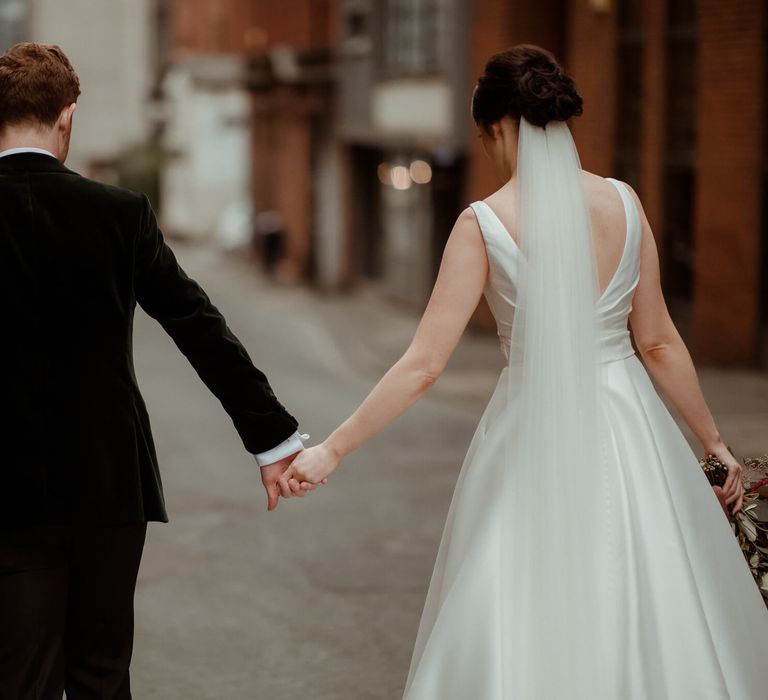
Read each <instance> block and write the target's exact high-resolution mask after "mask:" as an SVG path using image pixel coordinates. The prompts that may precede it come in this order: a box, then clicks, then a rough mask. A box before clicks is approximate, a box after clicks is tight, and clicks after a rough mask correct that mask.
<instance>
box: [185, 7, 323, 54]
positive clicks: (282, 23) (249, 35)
mask: <svg viewBox="0 0 768 700" xmlns="http://www.w3.org/2000/svg"><path fill="white" fill-rule="evenodd" d="M172 2H173V4H172V13H171V18H172V20H171V21H172V31H171V33H172V38H173V39H172V41H173V45H174V52H175V53H176V54H177V55H178V54H180V53H188V52H196V53H200V52H211V53H216V52H219V53H238V54H253V53H260V52H263V51H264V50H267V49H269V48H270V47H273V46H275V45H278V44H288V45H290V46H292V47H294V48H296V49H298V50H305V49H312V48H318V47H325V46H328V45H329V42H330V41H333V40H334V39H335V36H336V22H335V15H334V12H335V8H336V5H337V0H213V1H212V0H172Z"/></svg>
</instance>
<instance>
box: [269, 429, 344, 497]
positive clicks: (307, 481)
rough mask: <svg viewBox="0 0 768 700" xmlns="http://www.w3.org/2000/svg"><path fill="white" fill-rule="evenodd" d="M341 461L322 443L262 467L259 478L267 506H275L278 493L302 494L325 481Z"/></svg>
mask: <svg viewBox="0 0 768 700" xmlns="http://www.w3.org/2000/svg"><path fill="white" fill-rule="evenodd" d="M340 462H341V459H340V458H338V457H335V456H334V454H333V453H332V451H331V450H330V449H328V448H327V447H326V446H325V445H324V444H322V445H318V446H317V447H310V448H309V449H306V450H301V451H299V452H296V453H295V454H292V455H290V456H288V457H285V458H284V459H281V460H280V461H279V462H274V463H273V464H270V465H267V466H266V467H262V468H261V481H262V483H263V484H264V490H265V491H266V492H267V510H269V511H273V510H275V508H277V504H278V502H279V500H280V496H282V497H283V498H292V497H293V496H297V497H299V498H303V497H304V496H306V495H307V494H308V493H309V492H310V491H314V490H315V489H316V488H317V487H318V486H319V485H321V484H326V483H327V482H328V476H329V475H330V474H331V472H333V471H334V470H335V469H336V467H338V466H339V463H340Z"/></svg>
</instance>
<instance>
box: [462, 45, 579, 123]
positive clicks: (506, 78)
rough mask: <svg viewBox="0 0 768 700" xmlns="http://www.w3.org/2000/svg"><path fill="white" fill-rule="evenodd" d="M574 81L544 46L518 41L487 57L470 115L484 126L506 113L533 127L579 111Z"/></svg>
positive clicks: (566, 117) (576, 114)
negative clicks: (526, 121) (523, 118)
mask: <svg viewBox="0 0 768 700" xmlns="http://www.w3.org/2000/svg"><path fill="white" fill-rule="evenodd" d="M582 104H583V100H582V98H581V95H579V93H578V90H577V89H576V83H575V82H574V80H573V78H571V76H569V75H568V74H567V73H566V72H565V71H564V70H563V69H562V68H561V67H560V65H559V64H558V62H557V61H556V60H555V57H554V56H553V55H552V54H551V53H550V52H549V51H547V50H546V49H542V48H541V47H540V46H534V45H533V44H518V45H517V46H513V47H512V48H510V49H507V50H506V51H502V52H501V53H497V54H495V55H493V56H491V58H490V60H489V61H488V63H487V64H486V66H485V70H484V71H483V74H482V75H481V76H480V78H479V80H478V81H477V87H476V88H475V93H474V95H473V96H472V118H473V119H474V120H475V123H476V124H478V125H480V126H483V127H488V126H489V125H490V124H493V123H494V122H497V121H499V120H500V119H502V118H503V117H506V116H509V117H512V118H513V119H515V120H517V121H519V120H520V117H525V118H526V119H527V120H528V121H529V122H530V123H531V124H533V125H534V126H542V127H544V126H546V125H547V123H548V122H550V121H566V120H567V119H570V118H571V117H574V116H578V115H580V114H581V112H582Z"/></svg>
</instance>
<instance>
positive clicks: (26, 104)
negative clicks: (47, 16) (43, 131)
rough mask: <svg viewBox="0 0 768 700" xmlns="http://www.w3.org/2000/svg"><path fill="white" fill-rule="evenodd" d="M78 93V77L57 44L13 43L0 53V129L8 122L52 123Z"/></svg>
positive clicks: (50, 124)
mask: <svg viewBox="0 0 768 700" xmlns="http://www.w3.org/2000/svg"><path fill="white" fill-rule="evenodd" d="M79 95H80V80H79V79H78V77H77V73H75V70H74V68H72V64H71V63H70V62H69V59H68V58H67V57H66V55H65V54H64V52H63V51H62V50H61V49H60V48H59V47H58V46H52V45H48V44H31V43H23V44H16V45H15V46H12V47H11V48H10V49H8V50H7V51H6V52H5V53H4V54H3V55H2V56H0V131H2V130H3V129H5V128H6V127H7V126H10V125H12V124H27V123H29V124H36V125H41V126H53V125H54V124H55V123H56V120H57V119H58V117H59V114H61V110H62V109H64V108H65V107H67V106H69V105H71V104H72V103H73V102H76V101H77V98H78V96H79Z"/></svg>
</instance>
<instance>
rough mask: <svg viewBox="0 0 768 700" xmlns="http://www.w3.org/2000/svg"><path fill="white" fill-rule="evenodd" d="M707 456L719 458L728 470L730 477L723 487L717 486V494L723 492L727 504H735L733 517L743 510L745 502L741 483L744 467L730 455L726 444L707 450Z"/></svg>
mask: <svg viewBox="0 0 768 700" xmlns="http://www.w3.org/2000/svg"><path fill="white" fill-rule="evenodd" d="M707 454H711V455H713V456H715V457H717V458H718V459H719V460H720V461H721V462H722V463H723V464H724V465H725V466H726V467H727V469H728V477H727V478H726V480H725V483H724V484H723V485H722V487H717V486H715V487H714V488H715V493H717V489H718V488H719V489H720V490H721V491H722V495H723V499H724V500H725V504H726V505H727V506H728V505H731V504H734V506H733V510H732V511H731V514H732V515H736V513H737V512H738V511H739V510H741V505H742V502H743V500H744V486H743V485H742V481H741V473H742V466H741V465H740V464H739V463H738V462H737V461H736V458H735V457H734V456H733V455H732V454H731V453H730V451H729V450H728V448H727V447H726V446H725V444H724V443H722V442H721V443H719V444H717V445H714V446H711V447H708V448H707Z"/></svg>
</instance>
